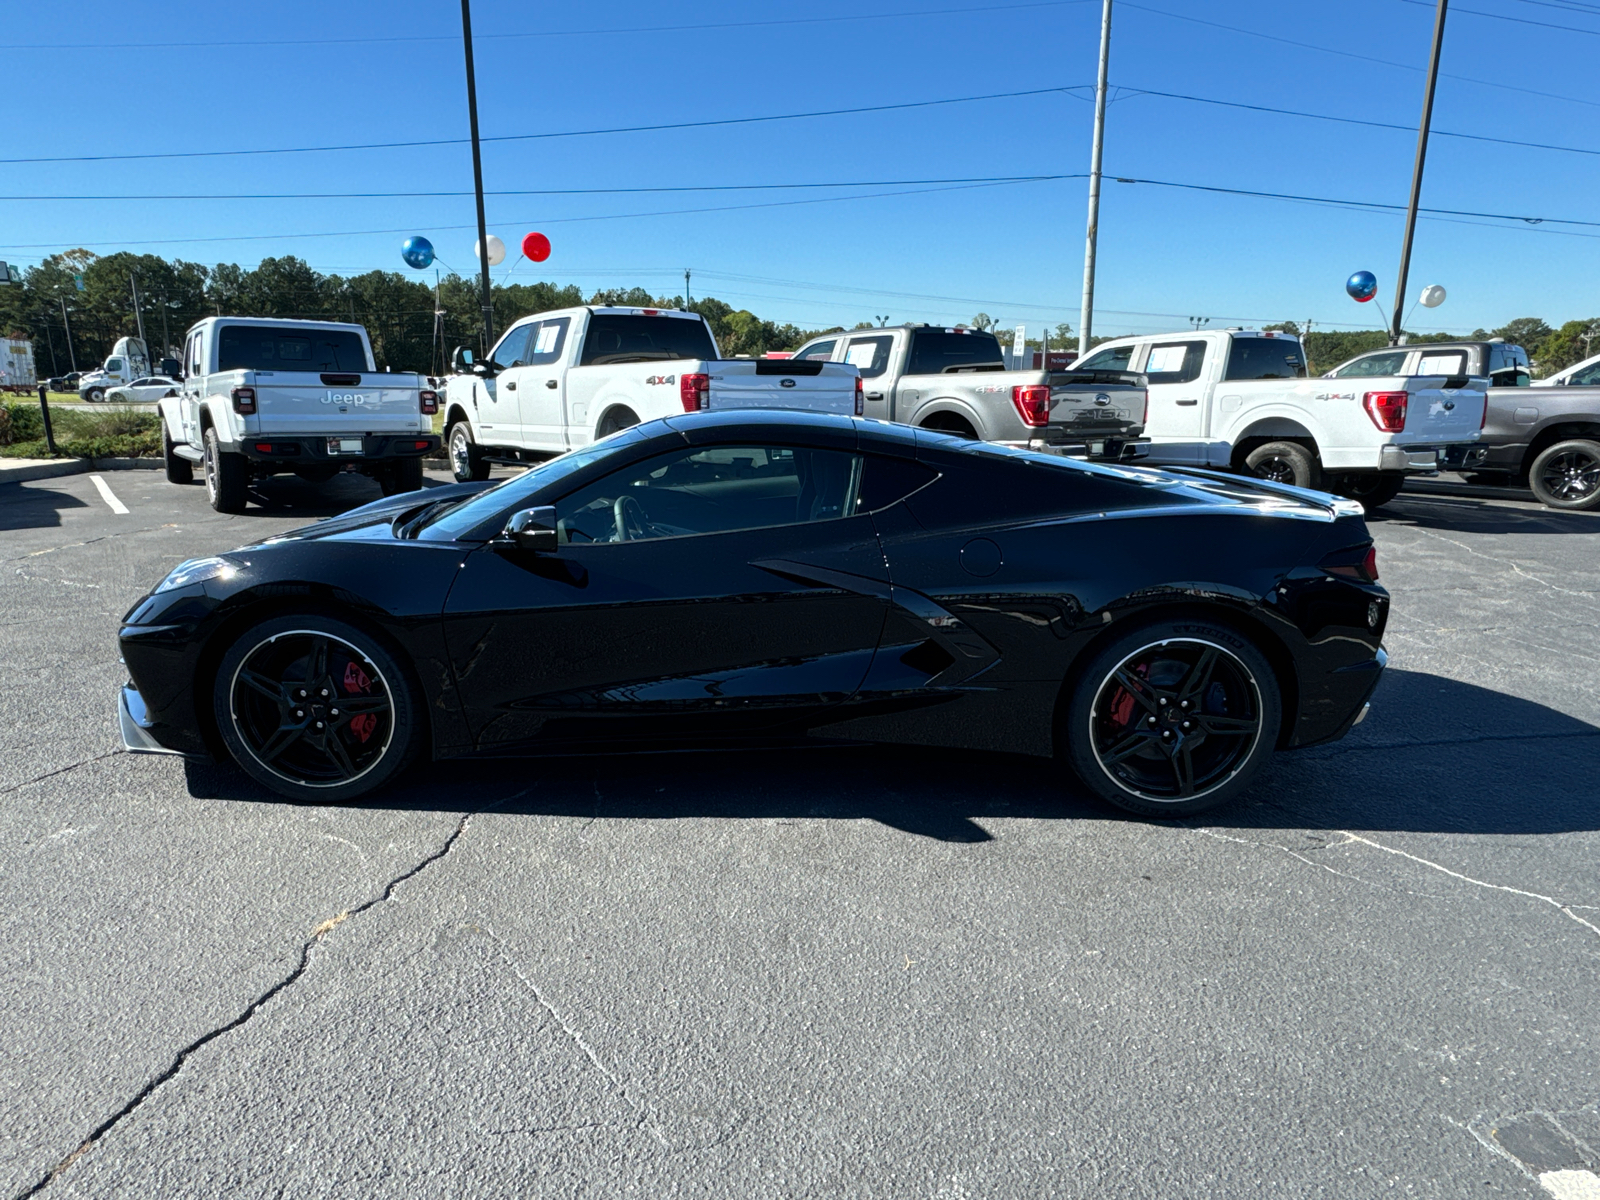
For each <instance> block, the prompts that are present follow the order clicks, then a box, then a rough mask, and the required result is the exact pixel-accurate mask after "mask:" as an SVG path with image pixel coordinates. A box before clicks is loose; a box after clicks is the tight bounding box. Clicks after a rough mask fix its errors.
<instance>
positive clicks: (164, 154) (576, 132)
mask: <svg viewBox="0 0 1600 1200" xmlns="http://www.w3.org/2000/svg"><path fill="white" fill-rule="evenodd" d="M1088 86H1090V85H1088V84H1081V83H1080V84H1073V85H1072V86H1070V87H1049V88H1030V89H1028V90H1026V91H1021V92H991V93H988V94H986V95H982V96H952V97H950V98H948V99H944V100H909V101H905V102H903V103H900V104H868V105H863V106H861V107H858V108H824V109H818V110H816V111H814V112H798V113H776V114H774V115H772V116H766V117H724V118H720V119H717V120H708V121H673V122H670V123H666V124H660V125H618V126H613V127H610V128H605V129H568V130H561V131H557V132H552V133H507V134H501V135H499V136H497V137H486V138H480V139H479V141H481V142H531V141H543V140H545V139H548V138H569V137H598V136H601V135H605V134H614V133H659V132H662V131H664V130H671V129H708V128H711V127H713V126H718V125H758V124H762V123H765V122H769V121H801V120H808V119H810V118H813V117H843V116H852V115H854V114H856V113H875V112H893V111H895V110H897V109H909V108H935V107H938V106H940V105H945V104H972V103H975V102H977V101H980V100H1012V99H1016V98H1018V97H1021V96H1047V95H1052V94H1055V93H1059V92H1073V91H1080V90H1082V89H1083V88H1085V87H1088ZM467 141H468V139H466V138H431V139H425V140H422V141H410V142H352V143H348V144H346V145H341V146H285V147H278V148H270V147H269V148H267V149H252V150H171V151H152V152H150V153H145V154H72V155H59V156H56V157H52V158H0V164H4V165H18V164H22V163H64V162H134V161H143V160H147V159H157V158H162V159H165V158H237V157H241V156H250V155H257V154H323V153H328V152H330V151H344V150H413V149H418V148H424V147H428V146H464V145H466V144H467Z"/></svg>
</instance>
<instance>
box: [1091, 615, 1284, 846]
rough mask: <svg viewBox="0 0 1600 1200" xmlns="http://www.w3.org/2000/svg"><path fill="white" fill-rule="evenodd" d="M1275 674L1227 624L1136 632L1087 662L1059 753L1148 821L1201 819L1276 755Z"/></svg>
mask: <svg viewBox="0 0 1600 1200" xmlns="http://www.w3.org/2000/svg"><path fill="white" fill-rule="evenodd" d="M1282 703H1283V702H1282V697H1281V695H1280V693H1279V690H1278V683H1277V680H1276V678H1275V677H1274V675H1273V672H1272V666H1271V664H1270V663H1268V662H1267V659H1266V656H1265V655H1263V654H1262V653H1261V651H1260V650H1259V649H1258V648H1257V647H1256V646H1255V644H1254V643H1253V642H1252V641H1251V640H1250V638H1248V637H1247V636H1245V635H1244V634H1242V633H1240V632H1239V631H1238V630H1237V629H1235V628H1233V627H1232V626H1228V625H1222V624H1218V623H1212V622H1209V621H1205V620H1196V619H1184V620H1180V621H1164V622H1158V623H1154V624H1150V625H1145V626H1142V627H1141V628H1138V629H1135V630H1133V631H1131V632H1129V633H1127V634H1125V635H1124V636H1122V637H1120V638H1118V639H1117V640H1116V641H1115V642H1113V643H1111V644H1110V645H1109V646H1107V647H1106V648H1105V649H1103V650H1101V651H1100V652H1099V653H1098V654H1096V655H1095V657H1094V659H1093V660H1092V661H1091V662H1090V663H1089V664H1088V665H1087V666H1086V667H1085V668H1084V671H1083V673H1082V674H1081V675H1080V676H1078V686H1077V689H1076V691H1075V692H1074V694H1073V695H1072V696H1071V697H1070V698H1069V701H1068V703H1067V705H1066V718H1065V721H1066V723H1065V727H1064V728H1063V729H1062V731H1061V732H1062V743H1063V750H1064V751H1065V754H1066V756H1067V758H1068V760H1069V761H1070V763H1071V765H1072V767H1073V770H1074V771H1075V772H1076V773H1077V775H1078V778H1079V779H1081V780H1082V781H1083V783H1084V784H1085V785H1086V786H1087V787H1088V788H1089V790H1090V791H1092V792H1094V793H1095V794H1096V795H1098V796H1100V797H1102V798H1103V799H1105V800H1109V801H1110V802H1111V803H1112V804H1115V805H1117V806H1118V807H1120V808H1125V809H1128V810H1129V811H1131V812H1136V813H1142V814H1144V815H1146V816H1183V815H1186V814H1189V813H1198V812H1204V811H1205V810H1206V809H1209V808H1213V807H1215V806H1217V805H1219V804H1225V803H1227V802H1228V801H1230V800H1233V799H1235V798H1236V797H1237V796H1239V794H1240V793H1242V792H1243V791H1244V790H1245V789H1246V788H1248V787H1249V786H1250V783H1251V781H1252V780H1253V779H1254V778H1255V774H1256V772H1257V771H1258V770H1260V768H1261V764H1262V763H1263V762H1264V761H1265V760H1266V758H1267V756H1268V755H1269V754H1271V753H1272V750H1273V747H1274V746H1276V745H1277V740H1278V729H1279V727H1280V725H1281V724H1282V720H1283V707H1282Z"/></svg>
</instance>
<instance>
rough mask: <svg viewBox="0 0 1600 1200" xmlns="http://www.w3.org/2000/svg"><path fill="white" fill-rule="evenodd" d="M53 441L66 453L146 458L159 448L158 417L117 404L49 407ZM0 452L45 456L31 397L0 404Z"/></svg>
mask: <svg viewBox="0 0 1600 1200" xmlns="http://www.w3.org/2000/svg"><path fill="white" fill-rule="evenodd" d="M50 424H51V426H52V427H53V429H54V430H55V435H56V447H57V449H59V450H60V451H61V453H62V454H64V455H66V456H68V457H70V458H151V457H155V456H157V455H159V454H160V453H161V418H160V416H159V415H158V414H156V413H153V412H138V411H127V410H120V409H112V410H105V409H58V408H51V410H50ZM0 457H3V458H49V457H50V450H49V447H48V446H47V445H46V444H45V440H44V418H43V417H42V416H41V415H40V413H39V405H38V404H37V403H32V404H29V403H25V402H13V401H8V402H6V403H5V404H0Z"/></svg>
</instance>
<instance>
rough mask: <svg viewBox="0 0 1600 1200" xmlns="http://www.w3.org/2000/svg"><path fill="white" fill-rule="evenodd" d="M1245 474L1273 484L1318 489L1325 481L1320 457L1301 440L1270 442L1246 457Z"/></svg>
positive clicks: (1258, 447)
mask: <svg viewBox="0 0 1600 1200" xmlns="http://www.w3.org/2000/svg"><path fill="white" fill-rule="evenodd" d="M1244 473H1245V474H1246V475H1254V476H1256V478H1258V479H1270V480H1272V482H1273V483H1288V484H1293V485H1294V486H1295V487H1301V488H1314V487H1316V486H1317V485H1318V484H1320V483H1321V482H1322V472H1321V471H1320V470H1319V469H1318V468H1317V459H1316V456H1315V455H1313V454H1312V453H1311V451H1309V450H1307V449H1306V448H1305V447H1304V446H1302V445H1301V444H1300V443H1299V442H1267V443H1266V444H1265V445H1262V446H1257V447H1256V448H1255V449H1254V450H1252V451H1250V453H1249V454H1247V455H1246V456H1245V460H1244Z"/></svg>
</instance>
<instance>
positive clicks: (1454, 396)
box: [1394, 375, 1489, 446]
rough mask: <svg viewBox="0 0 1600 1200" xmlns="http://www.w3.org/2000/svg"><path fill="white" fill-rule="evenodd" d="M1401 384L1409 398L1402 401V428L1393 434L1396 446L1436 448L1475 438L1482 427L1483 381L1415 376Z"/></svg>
mask: <svg viewBox="0 0 1600 1200" xmlns="http://www.w3.org/2000/svg"><path fill="white" fill-rule="evenodd" d="M1405 382H1406V391H1408V392H1410V393H1411V398H1410V399H1409V400H1408V401H1407V402H1406V427H1405V429H1404V430H1403V431H1402V432H1400V433H1397V434H1395V438H1394V440H1395V442H1396V444H1398V445H1402V446H1439V445H1444V444H1446V443H1450V442H1469V441H1475V440H1476V439H1477V437H1478V430H1479V429H1481V428H1482V427H1483V421H1484V407H1483V406H1484V401H1485V398H1486V397H1485V393H1486V392H1487V390H1488V387H1489V384H1488V381H1487V380H1483V379H1463V378H1461V377H1460V376H1456V377H1454V378H1448V379H1447V378H1444V377H1443V376H1437V375H1435V376H1425V375H1419V376H1416V377H1415V378H1411V379H1407V380H1406V381H1405Z"/></svg>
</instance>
